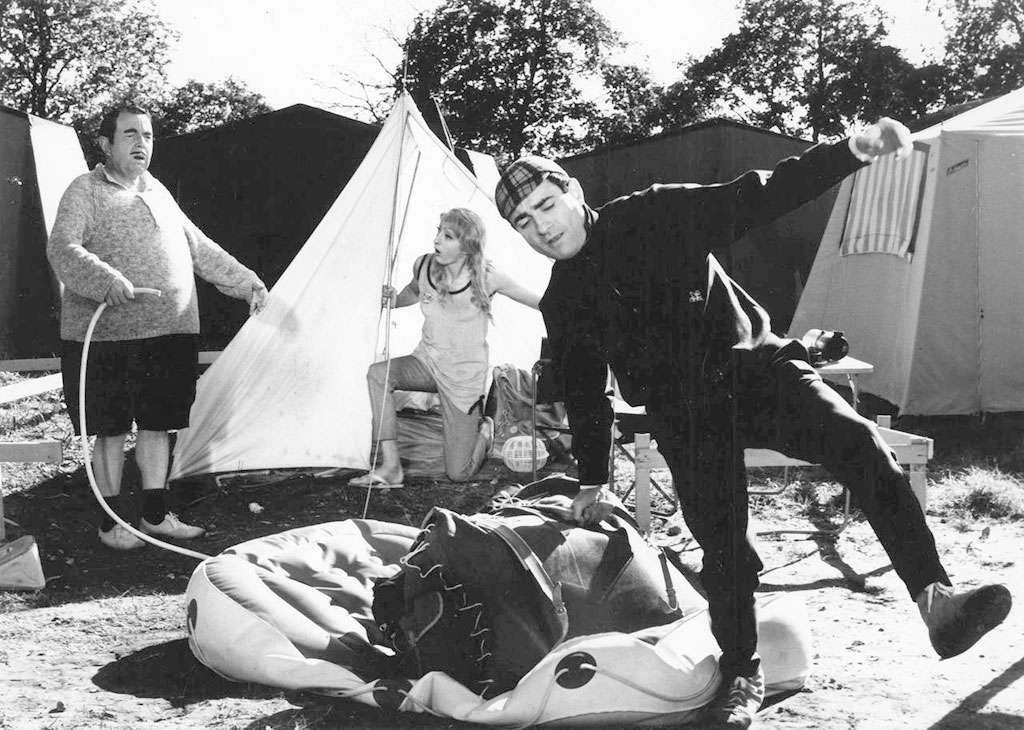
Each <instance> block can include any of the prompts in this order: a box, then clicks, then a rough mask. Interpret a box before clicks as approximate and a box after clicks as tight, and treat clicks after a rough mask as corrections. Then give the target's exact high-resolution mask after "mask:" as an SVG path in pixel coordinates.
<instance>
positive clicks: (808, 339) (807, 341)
mask: <svg viewBox="0 0 1024 730" xmlns="http://www.w3.org/2000/svg"><path fill="white" fill-rule="evenodd" d="M800 341H801V342H802V343H803V344H804V346H805V347H806V348H807V353H808V355H810V358H811V365H814V366H815V367H818V366H819V365H827V364H828V363H831V362H837V361H839V360H842V359H843V358H844V357H846V356H847V355H849V354H850V343H849V342H847V340H846V338H845V337H843V333H842V332H839V331H838V330H836V331H832V330H808V331H807V334H805V335H804V336H803V337H801V338H800Z"/></svg>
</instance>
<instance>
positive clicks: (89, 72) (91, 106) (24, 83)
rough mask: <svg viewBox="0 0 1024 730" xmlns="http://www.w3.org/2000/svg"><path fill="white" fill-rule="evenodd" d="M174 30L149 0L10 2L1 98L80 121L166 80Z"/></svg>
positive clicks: (1, 38)
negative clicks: (112, 102) (159, 15)
mask: <svg viewBox="0 0 1024 730" xmlns="http://www.w3.org/2000/svg"><path fill="white" fill-rule="evenodd" d="M173 40H175V35H174V33H173V31H171V30H170V29H169V28H168V27H167V26H166V25H165V24H164V23H163V21H161V20H160V18H159V17H158V16H157V14H156V12H155V10H154V9H153V5H152V2H151V0H7V2H4V3H3V4H2V5H0V101H2V102H3V103H4V104H6V105H8V106H12V107H15V108H18V109H21V110H23V111H26V112H29V113H31V114H36V115H38V116H42V117H46V118H49V119H56V120H60V121H64V122H75V121H77V120H81V119H86V118H89V117H91V116H95V115H96V114H97V113H98V112H99V111H100V110H101V109H102V108H103V107H105V106H106V105H108V104H109V103H110V102H111V101H112V100H116V99H123V98H135V97H138V96H140V95H143V94H147V93H153V92H155V91H157V90H159V89H160V88H162V87H163V85H164V84H165V83H166V75H165V68H166V66H167V63H168V60H169V53H170V44H171V42H172V41H173Z"/></svg>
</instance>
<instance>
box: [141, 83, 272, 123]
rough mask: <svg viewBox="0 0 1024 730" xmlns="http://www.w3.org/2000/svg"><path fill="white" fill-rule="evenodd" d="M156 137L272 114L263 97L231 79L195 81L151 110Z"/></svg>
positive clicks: (155, 104)
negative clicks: (155, 127)
mask: <svg viewBox="0 0 1024 730" xmlns="http://www.w3.org/2000/svg"><path fill="white" fill-rule="evenodd" d="M151 111H152V113H153V116H154V118H155V121H156V123H157V134H158V135H159V136H161V137H169V136H171V135H173V134H183V133H185V132H195V131H197V130H199V129H206V128H208V127H216V126H217V125H219V124H225V123H227V122H234V121H237V120H240V119H248V118H249V117H252V116H255V115H257V114H264V113H266V112H269V111H271V108H270V106H268V105H267V103H266V100H265V99H264V98H263V96H262V95H260V94H257V93H256V92H254V91H250V90H249V88H248V87H247V86H246V85H245V84H244V83H243V82H241V81H238V80H236V79H233V78H228V79H225V80H224V81H216V82H212V83H203V82H201V81H196V80H195V79H192V80H189V81H188V82H187V83H186V84H185V85H184V86H180V87H178V88H177V89H174V90H173V91H171V92H170V93H169V94H167V95H165V97H164V98H163V99H160V100H157V101H156V102H155V103H154V104H153V106H152V109H151Z"/></svg>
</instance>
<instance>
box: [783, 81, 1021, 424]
mask: <svg viewBox="0 0 1024 730" xmlns="http://www.w3.org/2000/svg"><path fill="white" fill-rule="evenodd" d="M914 146H915V150H914V152H913V154H912V155H910V157H909V158H907V159H905V160H902V161H899V160H895V159H893V158H883V159H881V160H879V161H877V162H875V163H874V164H873V165H871V166H869V167H866V168H864V169H863V170H861V171H859V172H857V173H856V175H854V176H852V177H851V178H849V179H847V180H846V181H844V183H843V185H842V188H841V190H840V193H839V197H838V199H837V202H836V205H835V207H834V209H833V211H832V216H831V219H830V220H829V224H828V227H827V229H826V231H825V234H824V236H823V238H822V241H821V246H820V247H819V249H818V254H817V258H816V259H815V262H814V267H813V269H812V271H811V275H810V278H809V279H808V282H807V286H806V287H805V289H804V292H803V295H802V297H801V299H800V303H799V305H798V307H797V311H796V314H795V315H794V317H793V323H792V325H791V327H790V334H791V335H793V336H800V335H801V334H803V333H804V332H806V331H807V330H809V329H811V328H823V329H833V330H842V331H843V332H844V333H846V336H847V338H848V339H849V341H850V343H851V354H852V355H854V356H855V357H857V358H859V359H862V360H866V361H868V362H870V363H872V364H873V365H874V372H873V373H872V374H869V375H864V376H861V387H862V389H863V390H864V391H866V392H869V393H872V394H874V395H877V396H880V397H882V398H884V399H886V400H888V401H890V402H891V403H893V404H895V405H896V406H898V407H899V409H900V413H903V414H912V415H955V414H968V413H977V412H989V413H994V412H1005V411H1021V410H1024V370H1022V369H1021V367H1020V359H1021V354H1022V353H1024V328H1022V327H1021V326H1020V318H1021V312H1024V286H1022V285H1021V279H1022V278H1024V206H1022V205H1021V200H1022V199H1024V89H1022V90H1018V91H1015V92H1012V93H1010V94H1007V95H1005V96H1003V97H1000V98H998V99H996V100H994V101H991V102H989V103H986V104H982V105H980V106H977V107H975V108H973V109H970V110H969V111H967V112H965V113H963V114H960V115H958V116H955V117H952V118H950V119H948V120H946V121H944V122H942V123H939V124H936V125H933V126H931V127H928V128H927V129H924V130H921V131H920V132H917V133H916V134H914Z"/></svg>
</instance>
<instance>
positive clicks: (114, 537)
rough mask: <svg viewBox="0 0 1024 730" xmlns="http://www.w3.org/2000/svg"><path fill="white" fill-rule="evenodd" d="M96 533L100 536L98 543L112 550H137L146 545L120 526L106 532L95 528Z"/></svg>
mask: <svg viewBox="0 0 1024 730" xmlns="http://www.w3.org/2000/svg"><path fill="white" fill-rule="evenodd" d="M96 533H97V534H98V535H99V536H100V542H102V543H103V544H104V545H106V546H107V547H109V548H113V549H114V550H138V549H139V548H140V547H143V546H144V545H145V544H146V541H145V540H143V539H142V538H140V537H136V536H135V535H133V534H132V533H130V532H128V530H126V529H124V528H123V527H121V525H114V526H113V527H111V528H110V529H109V530H107V531H106V532H104V531H103V528H97V530H96Z"/></svg>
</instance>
